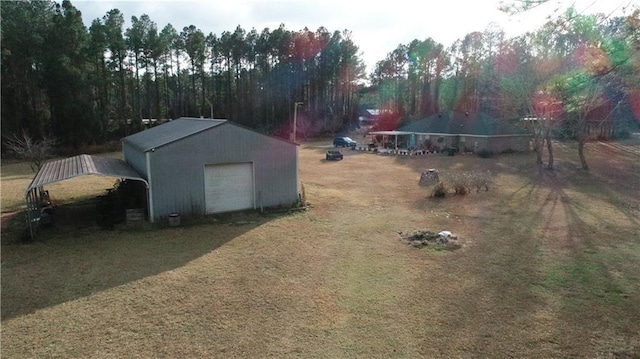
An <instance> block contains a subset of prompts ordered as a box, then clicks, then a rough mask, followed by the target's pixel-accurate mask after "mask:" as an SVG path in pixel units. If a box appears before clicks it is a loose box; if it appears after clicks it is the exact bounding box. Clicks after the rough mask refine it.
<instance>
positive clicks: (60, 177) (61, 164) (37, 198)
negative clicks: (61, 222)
mask: <svg viewBox="0 0 640 359" xmlns="http://www.w3.org/2000/svg"><path fill="white" fill-rule="evenodd" d="M85 175H97V176H105V177H117V178H121V179H128V180H135V181H140V182H142V183H144V185H145V187H146V189H147V196H148V190H149V184H148V183H147V181H146V180H145V179H144V178H142V177H141V176H140V174H138V172H136V170H134V169H133V168H131V166H129V164H127V163H126V162H125V161H123V160H121V159H118V158H112V157H100V156H91V155H78V156H73V157H69V158H64V159H61V160H56V161H49V162H47V163H45V164H44V165H43V166H42V167H41V168H40V170H39V171H38V173H37V174H36V176H35V177H34V178H33V180H32V181H31V184H30V185H29V187H27V189H26V190H25V199H26V202H27V222H28V225H29V232H30V235H31V239H32V240H33V239H35V235H36V230H37V228H38V225H39V224H40V222H41V219H42V215H43V203H45V202H46V201H47V200H48V193H47V191H45V190H44V186H45V185H47V184H51V183H54V182H59V181H64V180H67V179H71V178H74V177H79V176H85Z"/></svg>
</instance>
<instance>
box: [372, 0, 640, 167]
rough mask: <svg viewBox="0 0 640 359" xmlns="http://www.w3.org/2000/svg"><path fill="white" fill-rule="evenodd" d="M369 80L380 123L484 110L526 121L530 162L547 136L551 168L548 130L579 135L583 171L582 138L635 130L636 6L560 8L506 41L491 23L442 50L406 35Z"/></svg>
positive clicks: (638, 111) (639, 109)
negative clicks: (610, 12)
mask: <svg viewBox="0 0 640 359" xmlns="http://www.w3.org/2000/svg"><path fill="white" fill-rule="evenodd" d="M544 2H545V1H544V0H543V1H541V2H540V3H544ZM536 4H537V3H536ZM523 11H526V8H525V9H524V10H523ZM371 81H372V84H373V89H372V90H370V91H368V92H367V94H368V96H367V97H362V98H361V100H363V101H369V102H377V103H378V104H379V105H380V107H381V108H382V109H383V111H384V113H386V114H387V117H390V120H389V121H385V122H382V123H381V124H382V125H381V126H380V129H385V130H387V129H393V128H394V127H395V126H397V124H398V122H401V121H411V120H414V119H422V118H425V117H429V116H432V115H434V114H438V113H441V112H443V111H453V112H457V113H462V114H465V115H466V116H470V117H474V116H477V115H478V114H486V115H488V116H490V117H491V118H495V119H498V120H499V121H501V122H511V123H514V124H520V125H522V126H523V127H527V128H528V129H529V130H530V131H531V133H532V134H533V135H534V140H535V146H536V150H537V153H538V162H542V157H541V156H542V152H543V151H542V149H543V144H544V143H547V147H548V151H549V167H553V149H552V146H551V139H552V137H557V136H563V137H566V138H572V139H575V140H577V141H578V144H579V155H580V159H581V162H582V165H583V167H584V168H585V169H586V168H588V166H587V163H586V160H585V158H584V152H583V149H584V144H585V142H586V141H587V140H588V139H590V138H594V137H597V136H607V137H608V138H611V137H625V136H629V134H630V132H632V131H637V130H638V124H639V122H638V121H639V120H640V9H638V8H637V7H636V8H635V9H634V10H633V11H632V12H631V13H630V14H629V15H626V16H618V17H609V16H605V15H604V14H589V15H585V14H580V13H578V12H577V11H576V10H575V9H574V8H568V9H567V10H566V11H565V12H564V13H560V14H558V15H557V16H556V18H555V19H551V20H549V21H548V22H547V23H546V24H545V25H544V26H542V27H541V28H539V29H537V30H536V31H533V32H529V33H526V34H524V35H522V36H517V37H513V38H508V37H507V36H506V35H505V33H504V31H503V30H502V29H501V28H500V27H498V26H497V25H493V24H492V25H489V26H488V27H487V29H485V30H484V31H483V32H479V31H478V32H472V33H470V34H468V35H466V36H465V37H464V38H462V39H459V40H457V41H455V42H454V43H453V44H452V45H450V46H449V47H445V46H444V45H442V44H439V43H437V42H436V41H434V40H433V39H431V38H428V39H426V40H424V41H420V40H414V41H412V42H410V43H409V44H401V45H399V46H398V47H397V48H396V49H395V50H393V51H391V52H389V53H388V54H387V56H386V58H384V59H383V60H381V61H379V62H378V63H377V64H376V67H375V69H374V71H373V73H372V74H371ZM523 119H527V120H528V121H523ZM385 126H387V127H389V128H385ZM605 132H606V133H605Z"/></svg>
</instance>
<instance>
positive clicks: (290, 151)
mask: <svg viewBox="0 0 640 359" xmlns="http://www.w3.org/2000/svg"><path fill="white" fill-rule="evenodd" d="M148 153H149V156H150V167H151V178H152V180H151V184H150V185H151V190H152V192H153V200H154V217H156V218H160V217H165V216H167V215H169V214H170V213H174V212H175V213H180V214H183V215H190V214H195V215H199V214H204V213H205V208H206V207H205V194H204V166H205V165H207V164H221V163H240V162H253V164H254V176H255V194H256V197H255V198H256V207H260V206H264V207H270V206H276V205H281V204H291V203H294V202H295V201H296V200H297V198H298V183H297V182H298V178H297V173H298V172H297V156H298V151H297V146H296V145H294V144H292V143H288V142H285V141H281V140H278V139H275V138H272V137H269V136H264V135H262V134H259V133H257V132H253V131H251V130H247V129H244V128H242V127H239V126H235V125H233V124H230V123H226V124H222V125H220V126H216V127H213V128H210V129H208V130H206V131H203V132H201V133H198V134H195V135H192V136H189V137H186V138H183V139H181V140H179V141H175V142H173V143H170V144H167V145H165V146H162V147H160V148H157V149H156V150H155V151H153V152H148Z"/></svg>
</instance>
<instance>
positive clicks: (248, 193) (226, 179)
mask: <svg viewBox="0 0 640 359" xmlns="http://www.w3.org/2000/svg"><path fill="white" fill-rule="evenodd" d="M204 191H205V200H206V203H207V213H220V212H230V211H238V210H241V209H248V208H253V165H252V164H251V163H232V164H224V165H206V166H205V167H204Z"/></svg>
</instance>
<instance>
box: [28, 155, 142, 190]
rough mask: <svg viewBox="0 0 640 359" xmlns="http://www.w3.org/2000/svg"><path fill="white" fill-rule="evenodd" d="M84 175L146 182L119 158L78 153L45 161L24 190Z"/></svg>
mask: <svg viewBox="0 0 640 359" xmlns="http://www.w3.org/2000/svg"><path fill="white" fill-rule="evenodd" d="M84 175H98V176H106V177H119V178H126V179H133V180H138V181H142V182H144V183H147V181H145V179H144V178H142V177H141V176H140V174H138V172H136V170H134V169H133V168H131V167H130V166H129V165H128V164H127V163H126V162H125V161H123V160H121V159H119V158H113V157H100V156H91V155H78V156H73V157H69V158H64V159H61V160H55V161H49V162H46V163H45V164H44V165H42V167H40V170H39V171H38V173H37V174H36V176H35V177H34V178H33V180H32V181H31V184H29V187H27V189H26V190H25V194H28V193H29V191H31V190H32V189H34V188H38V187H41V186H44V185H46V184H49V183H53V182H59V181H63V180H66V179H70V178H74V177H78V176H84Z"/></svg>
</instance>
